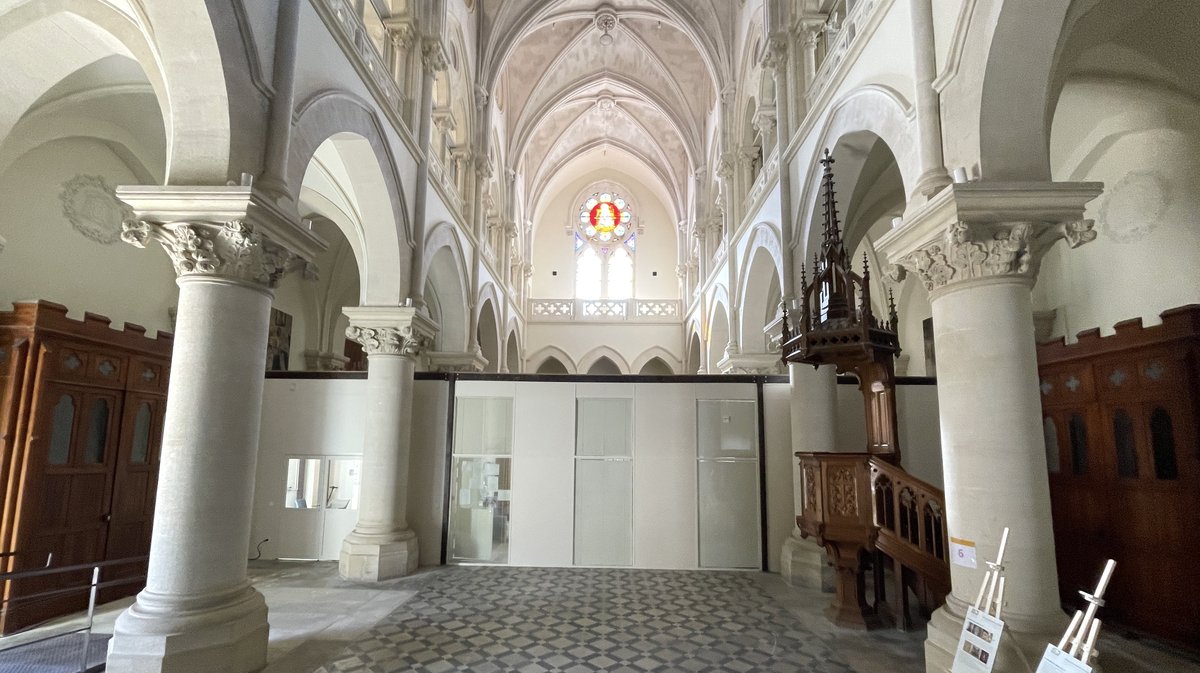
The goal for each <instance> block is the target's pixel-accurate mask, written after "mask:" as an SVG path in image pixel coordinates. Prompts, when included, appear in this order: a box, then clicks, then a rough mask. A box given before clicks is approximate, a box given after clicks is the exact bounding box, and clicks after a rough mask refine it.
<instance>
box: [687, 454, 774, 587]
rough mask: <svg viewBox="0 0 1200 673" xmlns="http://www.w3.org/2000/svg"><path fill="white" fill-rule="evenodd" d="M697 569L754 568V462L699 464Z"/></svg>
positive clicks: (756, 545)
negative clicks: (698, 562)
mask: <svg viewBox="0 0 1200 673" xmlns="http://www.w3.org/2000/svg"><path fill="white" fill-rule="evenodd" d="M699 494H700V567H701V568H758V567H760V566H761V564H762V560H761V554H760V552H759V538H760V532H759V521H758V513H759V504H758V462H757V461H749V460H746V461H741V460H739V461H724V460H722V461H716V460H701V461H700V479H699Z"/></svg>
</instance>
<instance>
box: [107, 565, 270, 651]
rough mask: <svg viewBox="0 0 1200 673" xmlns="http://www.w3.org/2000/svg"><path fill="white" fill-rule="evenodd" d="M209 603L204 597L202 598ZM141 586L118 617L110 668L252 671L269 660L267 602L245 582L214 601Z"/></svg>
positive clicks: (111, 649) (110, 645) (111, 648)
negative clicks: (154, 591) (201, 601)
mask: <svg viewBox="0 0 1200 673" xmlns="http://www.w3.org/2000/svg"><path fill="white" fill-rule="evenodd" d="M205 602H208V601H205ZM197 603H198V601H196V600H195V599H194V598H186V599H183V600H180V599H179V598H177V597H171V596H161V595H155V594H152V593H150V592H149V591H143V592H142V593H140V594H138V598H137V602H135V603H134V604H133V605H132V606H130V607H129V609H128V610H126V611H125V612H123V613H121V615H120V616H119V617H117V621H116V624H115V625H114V627H113V637H112V640H111V641H110V642H109V645H108V666H107V670H109V671H112V672H113V673H210V672H211V671H222V672H224V673H253V672H254V671H259V670H262V668H263V667H264V666H266V664H267V637H268V631H269V627H268V625H267V604H266V601H265V600H263V597H262V594H260V593H258V592H257V591H255V590H254V589H252V588H250V586H249V585H247V586H245V587H244V588H241V589H238V590H236V591H235V592H234V593H233V594H232V595H230V596H226V597H223V598H221V599H220V600H219V604H217V605H215V606H204V605H197Z"/></svg>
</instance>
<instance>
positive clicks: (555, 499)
mask: <svg viewBox="0 0 1200 673" xmlns="http://www.w3.org/2000/svg"><path fill="white" fill-rule="evenodd" d="M480 385H484V384H483V383H482V382H479V383H476V382H460V383H459V384H458V390H459V391H460V394H461V393H463V392H467V391H473V390H475V389H476V386H480ZM508 385H509V386H510V391H511V393H510V394H512V395H514V396H515V398H516V399H515V401H514V402H515V404H514V408H515V409H516V417H515V419H514V424H513V429H514V433H513V434H514V437H513V502H512V535H511V537H510V541H509V558H508V562H509V563H510V564H511V565H523V566H569V565H571V564H572V563H573V557H574V549H573V543H574V539H575V538H574V525H573V513H574V510H575V496H574V488H573V485H574V481H575V384H573V383H510V384H508ZM518 391H519V393H518Z"/></svg>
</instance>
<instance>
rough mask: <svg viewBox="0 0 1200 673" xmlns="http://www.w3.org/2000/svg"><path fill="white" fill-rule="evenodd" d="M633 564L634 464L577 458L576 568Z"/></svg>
mask: <svg viewBox="0 0 1200 673" xmlns="http://www.w3.org/2000/svg"><path fill="white" fill-rule="evenodd" d="M632 564H633V461H631V460H611V459H610V460H603V459H594V458H592V459H587V458H585V459H576V461H575V565H582V566H627V565H632Z"/></svg>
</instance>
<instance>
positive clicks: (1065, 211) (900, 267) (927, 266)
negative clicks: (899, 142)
mask: <svg viewBox="0 0 1200 673" xmlns="http://www.w3.org/2000/svg"><path fill="white" fill-rule="evenodd" d="M1101 188H1102V185H1100V184H1099V183H1018V184H1013V183H987V182H979V183H966V184H954V185H952V187H951V188H949V189H946V190H943V191H942V192H940V193H938V194H937V195H936V196H935V197H934V199H933V200H931V201H930V202H929V203H927V204H925V205H924V206H923V207H921V209H920V210H918V211H917V212H915V213H913V214H911V215H910V216H909V217H908V218H906V220H905V224H904V225H903V226H901V227H899V228H897V229H894V230H893V231H891V232H889V234H888V235H887V236H885V237H884V238H883V239H881V240H880V241H879V244H878V247H879V249H880V250H886V251H887V256H888V260H889V261H890V262H891V263H892V264H895V265H897V266H896V267H894V268H895V270H896V271H897V273H896V274H895V275H896V276H897V277H898V278H901V279H902V278H903V276H904V274H905V272H912V273H914V274H916V275H917V276H918V277H919V278H920V279H921V281H922V282H923V283H924V284H925V286H926V288H927V289H928V290H929V292H930V300H931V301H932V304H933V322H934V325H935V330H936V332H935V335H934V338H935V340H936V341H935V343H936V347H937V354H938V399H939V410H940V411H939V414H940V420H941V430H942V456H943V466H944V470H945V484H946V509H947V528H948V531H949V534H950V535H951V536H952V537H957V538H963V539H967V540H973V541H975V542H976V543H977V554H978V558H979V567H978V568H974V569H972V568H966V567H962V566H958V565H952V566H951V582H952V587H953V588H952V592H951V595H950V596H949V597H948V598H947V600H946V604H945V605H944V606H943V607H941V608H939V609H938V610H937V611H936V612H935V613H934V616H933V619H932V621H931V622H930V625H929V637H928V640H926V642H925V654H926V670H928V671H930V672H935V671H936V672H937V673H945V672H946V671H948V670H949V669H950V665H951V662H952V660H953V656H954V655H953V653H954V650H955V647H956V645H957V642H958V636H959V633H960V631H961V629H962V624H963V617H964V616H965V613H966V609H967V606H968V605H969V604H971V603H973V602H974V600H975V597H976V595H977V593H978V590H979V586H980V584H981V582H982V580H983V575H984V572H985V570H986V568H985V567H984V564H983V561H984V560H986V559H991V558H994V557H995V555H996V551H997V547H998V545H999V541H1000V532H1001V530H1002V529H1003V528H1004V527H1005V526H1009V527H1011V529H1012V533H1011V535H1010V537H1009V540H1008V551H1007V552H1006V555H1005V566H1006V577H1007V583H1006V588H1005V599H1006V601H1005V608H1004V616H1005V621H1006V623H1007V626H1008V628H1007V629H1006V630H1007V631H1008V634H1007V635H1006V639H1005V642H1006V643H1008V646H1007V648H1008V651H1007V652H1006V651H1005V650H1002V651H1001V654H1000V655H999V656H998V657H997V664H996V668H995V670H996V671H998V672H1000V673H1009V672H1014V671H1020V672H1022V673H1028V672H1029V671H1032V670H1033V667H1035V666H1036V664H1037V661H1038V659H1039V657H1040V655H1041V652H1042V650H1044V649H1045V646H1046V643H1047V642H1048V641H1050V640H1051V639H1057V638H1058V636H1059V635H1061V630H1062V628H1063V627H1064V625H1065V623H1066V616H1065V615H1064V614H1063V612H1062V610H1061V608H1060V607H1059V592H1058V589H1059V587H1058V574H1057V570H1056V565H1055V554H1054V531H1053V527H1052V522H1051V517H1050V488H1049V481H1048V477H1047V473H1046V453H1045V443H1044V439H1043V435H1042V425H1041V403H1040V397H1039V393H1038V387H1037V361H1036V353H1035V350H1034V337H1033V331H1034V325H1033V310H1032V307H1031V297H1030V293H1031V290H1032V288H1033V284H1034V282H1035V280H1036V278H1037V270H1038V263H1039V262H1040V260H1041V258H1042V256H1043V254H1044V253H1045V251H1046V250H1047V249H1048V248H1049V247H1050V246H1051V245H1052V244H1053V243H1054V242H1055V241H1057V240H1058V239H1060V238H1062V239H1065V240H1066V241H1067V243H1068V244H1069V245H1070V246H1071V247H1076V246H1078V245H1081V244H1083V243H1086V242H1087V241H1090V240H1092V239H1094V238H1095V237H1096V234H1095V233H1094V232H1093V231H1092V222H1091V221H1087V220H1083V210H1084V205H1085V204H1086V203H1087V202H1088V201H1090V200H1092V199H1093V198H1095V197H1096V196H1097V195H1099V194H1100V191H1101ZM1017 649H1019V650H1021V652H1017V651H1016V650H1017Z"/></svg>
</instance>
